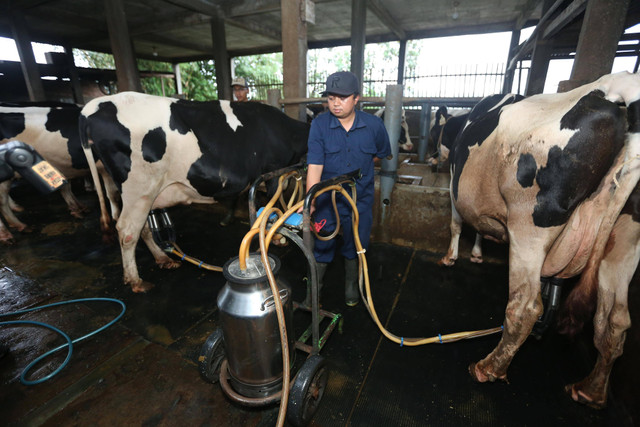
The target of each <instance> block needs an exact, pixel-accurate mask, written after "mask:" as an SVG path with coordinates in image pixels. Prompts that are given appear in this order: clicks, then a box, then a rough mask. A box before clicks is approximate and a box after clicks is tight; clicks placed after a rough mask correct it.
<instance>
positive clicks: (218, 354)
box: [198, 328, 225, 384]
mask: <svg viewBox="0 0 640 427" xmlns="http://www.w3.org/2000/svg"><path fill="white" fill-rule="evenodd" d="M224 356H225V354H224V341H223V340H222V329H220V328H218V329H216V330H215V331H213V333H212V334H211V335H209V337H208V338H207V340H206V341H205V342H204V344H203V345H202V350H200V357H198V367H199V368H200V374H201V375H202V377H203V378H204V379H205V380H207V381H209V382H212V383H214V384H215V383H217V382H218V381H219V380H220V365H222V361H223V360H224Z"/></svg>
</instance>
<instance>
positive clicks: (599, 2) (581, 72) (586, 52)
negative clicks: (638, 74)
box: [558, 0, 629, 92]
mask: <svg viewBox="0 0 640 427" xmlns="http://www.w3.org/2000/svg"><path fill="white" fill-rule="evenodd" d="M628 8H629V0H589V2H588V3H587V10H586V11H585V13H584V20H583V21H582V28H581V29H580V37H579V38H578V47H577V49H576V58H575V60H574V61H573V68H572V69H571V77H570V79H569V80H565V81H562V82H560V84H559V85H558V92H565V91H568V90H571V89H574V88H576V87H578V86H582V85H584V84H587V83H590V82H592V81H594V80H597V79H598V78H599V77H601V76H603V75H604V74H608V73H610V72H611V67H613V60H614V59H615V57H616V50H617V49H618V42H619V41H620V36H621V35H622V33H623V32H624V23H625V19H626V16H627V9H628Z"/></svg>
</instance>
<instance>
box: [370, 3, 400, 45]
mask: <svg viewBox="0 0 640 427" xmlns="http://www.w3.org/2000/svg"><path fill="white" fill-rule="evenodd" d="M367 7H368V8H369V10H370V11H371V12H373V13H374V14H375V15H376V16H377V17H378V19H380V21H382V23H383V24H384V25H385V26H386V27H387V28H388V29H389V30H390V31H391V32H392V33H393V34H395V35H396V37H398V39H399V40H406V39H407V34H406V33H405V31H404V30H403V29H402V27H401V26H400V24H398V22H397V21H396V19H395V18H394V17H393V16H391V13H389V11H388V10H387V8H386V7H384V6H383V5H382V3H381V2H380V0H368V1H367Z"/></svg>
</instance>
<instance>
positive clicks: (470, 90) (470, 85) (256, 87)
mask: <svg viewBox="0 0 640 427" xmlns="http://www.w3.org/2000/svg"><path fill="white" fill-rule="evenodd" d="M505 67H506V65H505V64H476V65H464V66H446V67H444V66H443V67H439V68H437V69H434V70H433V71H430V72H428V73H415V72H413V71H411V70H407V73H405V77H404V82H403V84H404V90H403V93H404V96H405V97H414V98H456V99H457V98H482V97H484V96H487V95H493V94H495V93H500V92H502V85H503V82H504V72H505ZM375 72H376V71H375V70H370V71H369V73H368V75H365V76H364V81H363V90H362V91H363V95H364V96H365V97H384V94H385V91H386V88H387V85H393V84H397V81H396V78H395V76H394V77H393V78H387V77H386V76H384V75H380V74H378V75H374V73H375ZM528 72H529V68H528V67H522V64H519V67H518V69H516V72H515V76H514V87H513V90H512V91H513V92H514V93H520V94H522V93H523V92H524V82H525V81H526V78H527V75H528ZM326 77H327V76H318V77H317V78H315V79H313V81H309V82H307V93H308V94H309V95H310V96H311V97H313V96H319V95H320V93H321V92H322V91H323V90H324V85H325V82H326ZM251 89H252V99H256V100H267V96H268V92H269V90H271V89H280V91H282V89H283V84H282V81H281V80H280V79H279V78H277V77H273V78H270V79H264V80H262V81H259V82H256V83H255V84H253V85H252V87H251Z"/></svg>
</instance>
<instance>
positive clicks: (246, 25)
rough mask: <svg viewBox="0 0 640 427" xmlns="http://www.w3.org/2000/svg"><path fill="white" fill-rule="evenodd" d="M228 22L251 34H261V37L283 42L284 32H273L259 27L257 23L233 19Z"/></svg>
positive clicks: (261, 26) (227, 20)
mask: <svg viewBox="0 0 640 427" xmlns="http://www.w3.org/2000/svg"><path fill="white" fill-rule="evenodd" d="M226 22H227V24H229V25H233V26H234V27H237V28H241V29H243V30H246V31H249V32H250V33H255V34H260V35H261V36H263V37H268V38H270V39H272V40H282V32H280V31H274V30H271V29H270V28H267V27H266V26H263V25H259V24H257V23H255V22H248V21H240V20H238V19H232V18H227V19H226Z"/></svg>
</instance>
